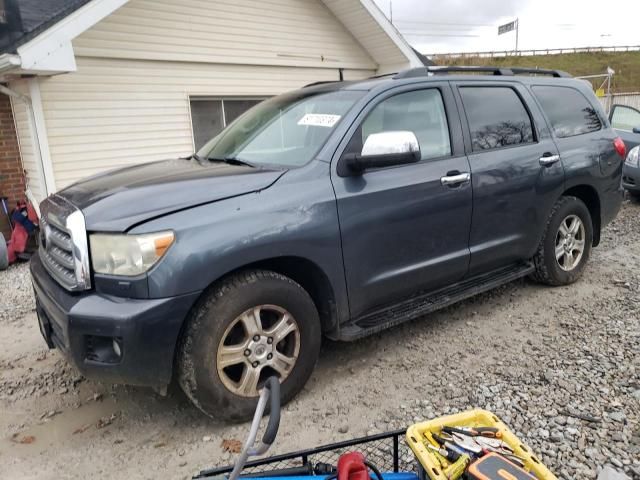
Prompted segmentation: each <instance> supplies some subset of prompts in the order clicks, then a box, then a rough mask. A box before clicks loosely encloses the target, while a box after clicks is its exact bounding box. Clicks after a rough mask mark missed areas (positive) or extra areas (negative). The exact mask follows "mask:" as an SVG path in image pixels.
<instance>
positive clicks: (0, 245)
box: [0, 233, 9, 271]
mask: <svg viewBox="0 0 640 480" xmlns="http://www.w3.org/2000/svg"><path fill="white" fill-rule="evenodd" d="M8 267H9V252H8V251H7V242H5V240H4V235H2V233H0V271H2V270H6V269H7V268H8Z"/></svg>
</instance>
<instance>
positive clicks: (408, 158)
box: [344, 131, 420, 176]
mask: <svg viewBox="0 0 640 480" xmlns="http://www.w3.org/2000/svg"><path fill="white" fill-rule="evenodd" d="M418 161H420V145H419V144H418V139H417V138H416V136H415V134H414V133H413V132H409V131H392V132H380V133H372V134H371V135H369V136H368V137H367V139H366V140H365V142H364V146H363V147H362V152H361V153H359V154H358V153H356V154H353V153H352V154H347V155H345V156H344V162H345V165H346V167H347V172H344V173H345V174H346V175H357V174H360V173H362V172H363V171H365V170H368V169H371V168H383V167H392V166H395V165H404V164H407V163H416V162H418ZM346 175H345V176H346Z"/></svg>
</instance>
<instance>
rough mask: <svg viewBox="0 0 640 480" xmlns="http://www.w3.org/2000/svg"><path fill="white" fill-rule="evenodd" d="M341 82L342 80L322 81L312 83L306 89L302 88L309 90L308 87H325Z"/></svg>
mask: <svg viewBox="0 0 640 480" xmlns="http://www.w3.org/2000/svg"><path fill="white" fill-rule="evenodd" d="M338 82H340V80H321V81H319V82H312V83H307V84H306V85H305V86H304V87H302V88H307V87H315V86H316V85H324V84H326V83H338Z"/></svg>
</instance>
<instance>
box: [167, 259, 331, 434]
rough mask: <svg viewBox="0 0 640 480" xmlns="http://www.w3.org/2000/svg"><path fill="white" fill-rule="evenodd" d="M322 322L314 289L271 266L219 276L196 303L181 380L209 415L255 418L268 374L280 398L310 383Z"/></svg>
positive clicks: (180, 359)
mask: <svg viewBox="0 0 640 480" xmlns="http://www.w3.org/2000/svg"><path fill="white" fill-rule="evenodd" d="M320 337H321V332H320V321H319V317H318V312H317V310H316V307H315V305H314V303H313V300H312V299H311V297H310V296H309V294H308V293H307V292H306V291H305V290H304V289H303V288H302V287H301V286H300V285H298V284H297V283H296V282H294V281H293V280H291V279H290V278H288V277H285V276H284V275H280V274H278V273H275V272H271V271H262V270H260V271H251V272H244V273H241V274H238V275H236V276H233V277H230V278H228V279H226V280H224V281H223V282H221V283H220V284H219V285H218V286H217V287H215V288H214V289H213V290H212V291H211V292H210V293H209V294H208V295H207V296H206V297H204V298H203V299H202V300H201V301H200V302H199V304H198V305H197V306H196V307H195V309H194V311H193V313H192V315H191V317H190V319H189V320H188V324H187V327H186V330H185V332H184V335H183V339H182V342H181V345H180V350H179V353H178V355H179V356H178V368H179V381H180V385H181V386H182V389H183V390H184V392H185V393H186V394H187V396H188V397H189V398H190V399H191V400H192V401H193V403H194V404H195V405H196V406H197V407H198V408H200V410H202V411H203V412H204V413H205V414H207V415H209V416H211V417H216V418H222V419H229V420H232V421H243V420H247V419H249V418H251V416H252V414H253V411H254V410H255V407H256V404H257V400H258V396H259V391H260V389H261V388H262V387H263V386H264V384H265V383H266V381H267V379H268V378H269V377H271V376H276V377H277V378H278V379H279V381H280V384H281V392H282V403H283V404H284V403H286V402H287V401H289V400H290V399H291V398H293V397H294V396H295V394H296V393H298V392H299V391H300V390H301V389H302V387H303V386H304V385H305V383H306V382H307V380H308V379H309V376H310V375H311V372H312V371H313V368H314V366H315V364H316V361H317V358H318V354H319V351H320Z"/></svg>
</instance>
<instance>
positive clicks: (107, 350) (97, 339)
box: [85, 335, 122, 364]
mask: <svg viewBox="0 0 640 480" xmlns="http://www.w3.org/2000/svg"><path fill="white" fill-rule="evenodd" d="M121 342H122V339H121V338H118V337H103V336H98V335H86V336H85V359H86V360H88V361H90V362H98V363H112V364H115V363H120V361H121V360H122V345H121Z"/></svg>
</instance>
